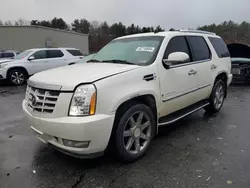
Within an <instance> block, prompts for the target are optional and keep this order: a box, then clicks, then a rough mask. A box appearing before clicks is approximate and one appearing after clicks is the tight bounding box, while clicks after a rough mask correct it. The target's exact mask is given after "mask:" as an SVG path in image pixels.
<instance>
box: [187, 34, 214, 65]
mask: <svg viewBox="0 0 250 188" xmlns="http://www.w3.org/2000/svg"><path fill="white" fill-rule="evenodd" d="M187 40H188V43H189V46H190V49H191V52H192V56H193V61H202V60H208V59H210V57H211V53H210V50H209V48H208V45H207V43H206V41H205V39H204V38H203V37H200V36H187Z"/></svg>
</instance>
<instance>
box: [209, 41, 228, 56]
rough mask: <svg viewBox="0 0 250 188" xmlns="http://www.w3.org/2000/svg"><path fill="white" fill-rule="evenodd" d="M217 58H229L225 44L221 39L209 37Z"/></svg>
mask: <svg viewBox="0 0 250 188" xmlns="http://www.w3.org/2000/svg"><path fill="white" fill-rule="evenodd" d="M209 40H210V42H211V43H212V45H213V47H214V49H215V51H216V53H217V55H218V57H219V58H223V57H230V53H229V51H228V48H227V46H226V44H225V42H224V41H223V40H222V39H221V38H214V37H209Z"/></svg>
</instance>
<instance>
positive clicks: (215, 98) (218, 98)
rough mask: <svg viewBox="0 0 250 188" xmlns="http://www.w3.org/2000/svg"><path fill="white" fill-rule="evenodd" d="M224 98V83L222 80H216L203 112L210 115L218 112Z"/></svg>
mask: <svg viewBox="0 0 250 188" xmlns="http://www.w3.org/2000/svg"><path fill="white" fill-rule="evenodd" d="M225 96H226V83H225V81H223V80H220V79H219V80H217V81H216V82H215V84H214V87H213V90H212V93H211V96H210V99H209V102H210V104H209V105H208V106H207V107H205V110H206V111H207V112H210V113H216V112H218V111H220V109H221V107H222V105H223V103H224V99H225Z"/></svg>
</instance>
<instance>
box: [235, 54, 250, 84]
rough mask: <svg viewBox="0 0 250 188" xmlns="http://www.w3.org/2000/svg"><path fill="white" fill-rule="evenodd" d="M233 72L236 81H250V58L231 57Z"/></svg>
mask: <svg viewBox="0 0 250 188" xmlns="http://www.w3.org/2000/svg"><path fill="white" fill-rule="evenodd" d="M231 62H232V74H233V80H234V81H235V82H243V83H249V80H250V59H249V58H231Z"/></svg>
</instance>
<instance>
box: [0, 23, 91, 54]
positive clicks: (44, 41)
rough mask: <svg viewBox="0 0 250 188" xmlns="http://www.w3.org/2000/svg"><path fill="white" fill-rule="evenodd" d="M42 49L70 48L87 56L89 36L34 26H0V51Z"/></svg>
mask: <svg viewBox="0 0 250 188" xmlns="http://www.w3.org/2000/svg"><path fill="white" fill-rule="evenodd" d="M44 47H72V48H78V49H80V50H81V52H82V53H83V54H88V53H89V36H88V34H82V33H76V32H73V31H66V30H59V29H54V28H48V27H43V26H36V25H34V26H33V25H31V26H0V50H18V51H23V50H26V49H30V48H44Z"/></svg>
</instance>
